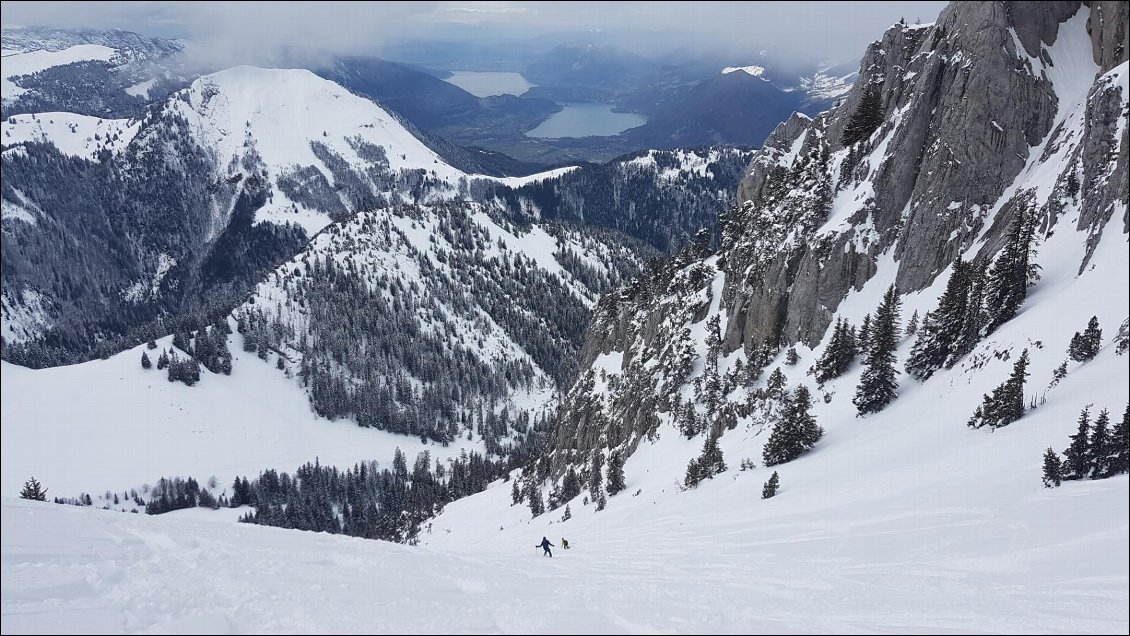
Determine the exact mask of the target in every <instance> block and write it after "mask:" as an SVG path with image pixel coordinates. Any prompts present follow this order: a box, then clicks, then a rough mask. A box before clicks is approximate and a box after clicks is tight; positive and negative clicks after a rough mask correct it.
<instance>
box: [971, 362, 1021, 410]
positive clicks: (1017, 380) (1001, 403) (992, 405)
mask: <svg viewBox="0 0 1130 636" xmlns="http://www.w3.org/2000/svg"><path fill="white" fill-rule="evenodd" d="M1027 377H1028V350H1027V349H1025V350H1024V351H1023V353H1021V354H1020V357H1019V358H1018V359H1017V360H1016V362H1015V363H1013V365H1012V373H1011V374H1009V376H1008V379H1007V380H1005V381H1004V383H1002V384H1001V385H1000V386H998V387H997V388H995V389H993V392H992V394H986V395H985V396H984V398H983V399H982V401H981V405H980V406H978V407H977V410H976V411H974V413H973V417H971V418H969V422H968V424H969V427H970V428H981V427H982V426H991V427H993V428H999V427H1001V426H1008V425H1009V424H1011V423H1013V422H1015V421H1016V420H1018V419H1020V418H1021V417H1024V380H1025V378H1027Z"/></svg>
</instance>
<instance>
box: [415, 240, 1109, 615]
mask: <svg viewBox="0 0 1130 636" xmlns="http://www.w3.org/2000/svg"><path fill="white" fill-rule="evenodd" d="M1113 222H1115V221H1112V223H1113ZM1069 237H1070V234H1069V233H1064V238H1063V240H1062V244H1066V245H1070V247H1071V248H1072V249H1071V250H1066V249H1065V250H1064V251H1068V252H1069V253H1068V254H1062V255H1059V256H1054V255H1053V254H1052V252H1053V251H1054V250H1056V248H1058V247H1060V246H1059V245H1054V244H1052V245H1049V244H1045V246H1044V248H1043V251H1042V252H1041V256H1042V257H1045V258H1042V259H1041V262H1044V263H1047V264H1050V263H1051V262H1052V259H1053V258H1066V259H1068V260H1071V261H1072V262H1073V259H1074V258H1075V257H1078V256H1080V254H1079V253H1078V252H1077V251H1076V250H1078V245H1075V244H1072V243H1069ZM1049 243H1051V242H1049ZM1093 262H1094V269H1093V270H1090V271H1088V272H1086V273H1084V274H1083V275H1082V276H1080V277H1078V278H1075V277H1074V276H1071V275H1066V276H1058V277H1055V279H1054V280H1053V279H1050V278H1045V279H1044V280H1043V281H1042V282H1041V286H1040V287H1039V288H1038V290H1037V292H1036V293H1034V294H1033V295H1032V296H1031V297H1030V299H1029V303H1028V304H1027V305H1026V306H1025V310H1024V311H1023V313H1022V314H1021V315H1019V316H1018V317H1016V318H1014V319H1013V320H1012V321H1010V322H1009V323H1006V324H1005V325H1004V327H1002V328H1001V330H1000V331H998V332H996V333H995V334H993V336H992V338H991V340H990V341H988V342H986V343H984V344H983V346H982V348H980V349H978V351H976V352H975V353H974V354H973V355H972V356H971V358H972V359H975V360H980V361H981V362H984V363H985V367H984V368H982V369H979V370H977V369H968V368H964V367H957V368H954V369H952V370H949V371H940V372H939V373H938V374H937V375H936V376H935V377H933V378H931V379H930V381H929V382H927V383H925V384H918V383H917V382H916V381H914V380H913V379H911V378H908V377H906V376H903V377H902V382H901V386H900V389H899V391H900V397H899V399H897V400H896V401H895V402H893V403H892V404H891V405H890V406H889V407H888V408H887V409H886V410H884V411H882V412H880V413H878V414H875V415H871V416H869V417H868V418H866V419H859V418H857V417H855V410H854V407H853V405H852V404H851V402H850V399H851V396H852V393H853V392H854V389H855V386H856V384H857V383H858V381H859V373H860V370H861V368H860V366H859V365H856V366H855V367H854V368H853V369H852V370H851V371H849V372H848V373H847V374H846V375H844V376H842V377H840V378H838V379H837V380H835V381H833V382H832V383H829V384H827V385H825V389H826V390H827V391H828V392H829V393H830V394H831V395H832V396H833V398H832V401H831V403H828V404H825V403H824V402H823V401H821V400H819V399H818V400H817V401H816V404H814V408H813V412H814V413H815V414H816V417H817V421H818V423H819V424H820V425H821V426H823V427H824V429H825V435H824V438H823V439H822V440H821V441H820V442H818V443H817V445H816V447H815V448H814V449H813V450H812V451H811V452H809V453H808V454H806V455H803V456H802V457H801V458H799V459H797V460H795V461H793V462H789V463H787V464H783V465H780V466H774V467H772V468H766V467H764V466H762V463H763V462H762V458H761V450H762V447H763V445H764V443H765V440H766V439H767V437H768V430H767V429H765V428H763V427H762V425H761V424H759V423H758V422H755V421H750V420H742V421H741V422H740V423H739V424H738V427H737V429H736V430H733V431H728V432H726V433H725V434H724V435H723V436H722V439H721V448H722V450H723V453H724V457H725V461H726V463H727V464H728V466H729V470H728V471H726V472H724V473H722V474H721V475H719V476H718V477H716V478H715V479H713V480H708V481H706V482H704V483H703V484H702V485H700V486H699V487H698V488H696V489H694V490H688V491H683V489H682V488H681V486H680V482H681V480H682V478H683V474H684V472H685V470H686V466H687V464H688V462H689V461H690V460H692V459H694V458H696V457H697V456H698V455H699V454H700V452H701V448H702V443H703V437H701V436H700V437H698V438H696V439H693V440H687V439H686V438H684V437H683V436H682V435H681V434H680V433H679V431H678V429H677V428H676V426H675V425H674V424H673V423H670V422H667V423H664V424H663V425H661V426H660V428H659V436H658V437H659V439H658V441H657V442H655V443H651V442H648V441H644V442H642V443H641V444H640V446H639V448H638V450H637V451H636V452H635V453H634V454H633V455H632V456H631V458H630V459H629V460H628V462H627V465H626V467H625V473H626V490H625V491H624V492H621V493H619V494H618V495H616V496H614V497H612V498H611V499H610V500H609V503H608V508H607V509H606V510H605V511H602V512H596V511H595V508H594V506H593V505H592V504H587V505H586V504H585V503H584V502H583V501H582V499H585V498H588V493H587V492H586V493H584V494H583V495H581V496H578V498H577V499H574V500H573V501H572V502H571V506H570V508H571V513H572V518H571V519H570V520H568V521H565V522H562V521H561V517H562V513H563V508H559V509H557V510H556V511H550V512H547V513H546V514H544V515H542V516H540V517H537V518H534V519H531V515H530V511H529V508H528V507H527V506H526V505H525V504H519V505H517V506H511V505H510V503H511V499H510V485H509V484H504V483H498V484H495V485H493V486H492V487H491V488H489V489H488V490H487V491H486V492H484V493H481V494H479V495H473V496H471V497H469V498H467V499H465V500H461V501H457V502H455V503H453V504H450V505H449V506H448V508H447V510H446V511H445V512H444V513H443V514H442V515H440V516H439V517H438V518H437V519H436V520H435V522H434V523H433V530H432V534H431V535H430V537H429V538H427V539H426V541H427V542H428V543H429V544H430V545H431V546H433V547H437V548H442V549H450V550H472V551H474V552H475V553H476V554H479V553H483V554H492V555H497V556H498V558H508V557H506V555H507V553H508V552H511V551H515V550H517V549H518V548H517V547H515V546H518V547H524V546H523V544H522V542H523V541H525V542H526V543H529V544H531V545H532V542H531V541H530V539H531V538H533V539H534V540H535V541H536V539H537V538H538V537H540V536H542V535H547V536H548V537H549V538H550V540H551V541H553V542H554V543H558V541H557V539H558V538H560V537H561V536H565V537H566V538H568V539H569V542H570V544H572V545H573V546H574V549H573V550H571V551H570V552H569V553H565V555H566V558H568V559H570V566H569V568H570V572H571V571H572V570H573V568H574V567H575V566H574V565H573V563H572V560H573V559H578V558H579V559H583V561H582V563H583V564H585V565H589V566H591V567H593V568H595V569H597V570H598V572H594V573H586V576H591V577H594V578H596V579H597V580H601V577H603V576H620V577H624V578H625V579H627V580H633V581H641V580H642V581H645V582H646V585H645V586H644V587H645V588H646V589H648V590H651V591H653V592H654V593H655V594H656V599H657V600H656V602H655V604H654V605H652V606H649V610H648V611H647V612H645V613H644V615H645V616H647V617H651V618H652V619H653V620H655V621H656V622H655V623H647V625H649V626H650V628H651V629H659V628H660V627H659V626H661V625H679V626H680V627H679V631H695V630H698V629H704V630H707V631H727V630H735V631H744V632H748V631H761V630H781V631H784V632H792V631H798V632H806V631H808V632H810V631H835V632H843V631H856V630H858V631H864V632H874V631H892V632H910V633H918V632H930V631H935V630H942V631H946V632H954V631H973V632H1041V633H1044V632H1046V633H1125V632H1126V630H1127V628H1128V626H1130V609H1128V608H1130V605H1128V603H1130V547H1128V546H1130V503H1128V502H1130V480H1128V478H1127V476H1126V475H1121V476H1119V477H1115V478H1111V479H1107V480H1101V481H1084V482H1065V483H1064V485H1063V486H1062V487H1060V488H1058V489H1054V490H1049V489H1046V488H1044V487H1043V485H1042V484H1041V482H1040V471H1041V466H1042V457H1041V455H1042V453H1043V451H1044V449H1045V448H1047V447H1049V446H1050V447H1052V448H1054V449H1056V450H1057V451H1062V450H1063V449H1064V448H1065V447H1066V446H1067V444H1068V441H1069V440H1068V435H1069V434H1071V433H1073V432H1074V431H1075V428H1076V426H1075V419H1076V417H1077V416H1078V413H1079V410H1080V409H1081V408H1082V407H1083V406H1085V405H1093V406H1092V413H1097V411H1098V410H1100V409H1103V408H1107V409H1110V411H1111V415H1112V419H1115V420H1117V419H1118V418H1119V417H1120V416H1121V415H1120V414H1121V413H1122V410H1123V409H1124V408H1125V405H1126V404H1127V400H1128V399H1130V386H1128V382H1127V360H1126V357H1125V356H1118V355H1116V354H1115V352H1114V351H1113V346H1110V345H1107V346H1105V347H1104V349H1103V350H1102V351H1101V352H1100V353H1099V355H1098V356H1097V357H1096V358H1095V359H1094V360H1093V361H1091V362H1088V363H1085V364H1078V363H1071V364H1070V365H1069V367H1068V369H1069V371H1068V376H1067V377H1066V378H1065V379H1064V380H1063V381H1062V382H1061V383H1060V384H1059V386H1057V387H1056V388H1053V389H1051V390H1045V388H1046V386H1047V384H1048V382H1049V381H1050V379H1051V370H1052V369H1053V368H1054V367H1055V366H1057V365H1058V364H1059V363H1060V361H1062V360H1063V359H1064V348H1065V347H1066V343H1067V339H1068V338H1069V337H1070V334H1071V333H1072V332H1073V331H1075V330H1078V329H1080V328H1081V327H1082V326H1083V325H1084V324H1085V322H1086V319H1087V318H1089V317H1090V316H1091V315H1092V314H1095V313H1097V314H1098V315H1099V316H1100V320H1104V319H1105V320H1106V322H1104V323H1103V324H1107V325H1112V327H1113V325H1116V324H1117V322H1116V321H1114V320H1113V318H1114V317H1117V316H1125V315H1126V311H1127V305H1126V298H1125V296H1124V295H1120V294H1111V293H1109V292H1110V291H1111V288H1110V280H1111V279H1115V280H1119V279H1120V280H1122V281H1125V280H1126V279H1127V276H1130V267H1128V264H1127V259H1126V245H1125V242H1124V239H1122V237H1121V235H1120V234H1119V233H1117V232H1107V233H1106V238H1104V240H1103V241H1102V243H1101V244H1100V246H1099V248H1098V249H1097V251H1096V253H1095V256H1094V259H1093ZM1048 266H1049V265H1045V267H1048ZM882 284H883V285H885V284H886V283H885V282H884V283H882ZM878 286H879V285H878V283H876V288H878ZM869 293H874V289H873V288H872V287H871V285H868V287H865V288H864V290H863V291H861V292H860V294H861V295H865V294H869ZM927 293H928V292H923V294H927ZM1100 299H1101V300H1100ZM850 300H852V299H849V301H850ZM917 300H918V299H915V298H912V299H909V302H908V305H909V306H913V305H914V303H915V302H916V301H917ZM859 306H862V305H859ZM906 313H909V307H908V309H907V312H906ZM861 314H862V311H861V312H860V315H861ZM905 315H906V314H905V313H904V319H905ZM856 318H858V316H856ZM1112 331H1113V329H1112ZM1037 340H1040V341H1042V344H1040V345H1037V344H1036V341H1037ZM910 342H911V340H904V341H903V343H902V346H901V347H900V350H899V358H900V360H905V358H906V355H907V353H908V351H909V347H910ZM1104 342H1105V341H1104ZM1023 347H1028V348H1029V352H1030V354H1032V356H1033V363H1032V366H1031V369H1032V377H1031V378H1030V380H1029V385H1028V391H1027V394H1028V395H1029V396H1030V397H1031V396H1034V397H1035V398H1036V399H1037V402H1038V403H1039V406H1038V408H1037V409H1035V410H1034V411H1030V412H1029V413H1028V414H1027V415H1025V417H1024V418H1022V419H1021V420H1019V421H1017V422H1015V423H1013V424H1011V425H1010V426H1007V427H1004V428H1001V429H998V430H996V431H989V430H980V431H972V430H970V429H968V428H967V427H966V426H965V421H966V420H967V419H968V417H969V416H970V414H971V413H972V411H973V409H974V407H975V406H976V405H977V404H978V403H979V402H980V399H981V396H982V394H983V393H984V392H985V391H986V390H987V389H988V388H989V387H991V386H995V385H996V384H997V383H999V382H1000V381H1003V380H1004V378H1005V377H1006V376H1007V374H1008V372H1009V370H1010V367H1011V362H1009V361H1001V360H997V359H995V358H994V357H993V356H992V355H989V354H990V352H991V351H995V350H1009V351H1011V352H1012V354H1013V356H1014V357H1015V355H1017V354H1018V353H1019V350H1020V349H1021V348H1023ZM817 353H818V352H817ZM814 359H815V356H814V355H813V354H812V353H810V352H808V351H807V350H802V356H801V362H800V363H799V364H798V365H797V366H795V367H787V366H784V365H783V364H782V363H781V359H780V358H778V359H777V360H775V361H774V363H773V364H771V365H770V368H773V367H775V366H780V368H782V369H783V370H784V371H785V373H786V374H787V375H788V376H789V380H790V386H795V385H796V383H797V382H804V383H807V384H809V385H810V386H811V387H812V389H813V392H814V395H816V396H819V395H820V392H818V391H817V389H816V387H815V385H814V384H813V383H812V381H811V379H810V378H809V377H806V376H803V375H802V373H803V371H802V369H804V368H806V367H807V366H808V365H809V364H810V363H811V362H812V361H813V360H814ZM732 361H733V360H732V359H731V360H730V361H729V362H732ZM602 366H603V367H604V368H610V369H613V370H614V369H618V367H619V365H618V364H615V363H611V364H609V363H604V364H603V365H602ZM598 386H599V384H598ZM1042 398H1046V401H1042ZM745 458H749V459H752V460H753V461H754V462H755V463H756V464H757V467H756V468H755V469H753V470H752V471H739V470H738V464H739V463H740V462H741V460H742V459H745ZM774 471H777V472H779V474H780V479H781V491H780V493H779V494H778V496H777V497H775V498H773V499H771V500H762V499H760V496H761V487H762V484H763V483H764V482H765V481H766V480H767V479H768V478H769V475H770V474H772V473H773V472H774ZM637 491H638V495H637V494H635V493H637ZM628 555H631V556H628ZM637 555H638V557H637ZM636 558H638V559H639V561H638V562H637V561H636V560H635V559H636ZM641 564H646V565H641ZM637 567H642V568H643V570H642V571H639V570H637V569H635V568H637ZM699 577H701V579H700V578H699ZM695 581H698V583H695ZM668 585H673V586H676V587H677V586H678V585H682V586H683V589H684V590H702V592H701V593H700V594H701V596H697V595H695V596H692V597H691V598H683V599H679V598H677V597H676V598H667V597H666V596H665V594H668V593H671V592H669V590H668V587H667V586H668ZM596 586H597V588H598V589H599V586H600V584H599V583H598V584H596ZM613 587H614V588H615V584H614V585H613ZM627 587H629V588H632V587H635V585H631V586H627ZM607 593H608V594H612V595H613V596H615V595H616V592H614V591H609V592H607ZM629 594H630V592H629ZM671 594H672V596H676V595H674V594H673V593H671ZM593 597H594V598H596V599H603V598H604V594H602V593H600V592H593ZM598 602H599V601H598ZM688 605H689V606H690V607H693V608H697V609H698V610H699V612H701V613H700V614H697V615H696V616H694V617H693V618H687V617H686V615H685V613H688V612H692V610H690V609H688V607H687V606H688ZM655 612H658V613H657V614H656V613H655ZM747 612H748V613H747ZM636 619H637V620H639V616H636ZM683 621H689V622H683ZM696 621H701V622H696ZM692 626H693V627H692Z"/></svg>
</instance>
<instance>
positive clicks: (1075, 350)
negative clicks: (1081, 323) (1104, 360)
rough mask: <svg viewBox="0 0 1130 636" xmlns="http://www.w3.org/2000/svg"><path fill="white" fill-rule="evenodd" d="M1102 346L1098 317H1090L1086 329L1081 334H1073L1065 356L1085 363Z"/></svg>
mask: <svg viewBox="0 0 1130 636" xmlns="http://www.w3.org/2000/svg"><path fill="white" fill-rule="evenodd" d="M1102 344H1103V330H1102V329H1100V328H1099V319H1098V316H1091V320H1090V321H1088V322H1087V328H1086V329H1084V330H1083V333H1079V332H1078V331H1076V332H1075V335H1074V336H1072V337H1071V344H1070V345H1068V347H1067V355H1068V356H1069V357H1070V358H1071V359H1072V360H1074V361H1076V362H1087V361H1089V360H1091V359H1093V358H1094V357H1095V356H1096V355H1097V354H1098V353H1099V349H1100V348H1101V347H1102Z"/></svg>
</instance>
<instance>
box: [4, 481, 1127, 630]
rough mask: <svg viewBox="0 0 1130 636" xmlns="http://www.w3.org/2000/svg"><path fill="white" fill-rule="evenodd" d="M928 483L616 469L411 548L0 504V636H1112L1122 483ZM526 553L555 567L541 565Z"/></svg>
mask: <svg viewBox="0 0 1130 636" xmlns="http://www.w3.org/2000/svg"><path fill="white" fill-rule="evenodd" d="M858 465H859V462H858V461H857V460H851V464H850V468H853V469H854V468H858ZM940 468H941V469H942V470H939V471H938V472H939V473H940V474H939V475H938V477H939V480H938V481H936V482H934V483H935V487H936V488H937V490H935V491H934V494H936V495H937V498H934V499H928V500H924V501H921V502H919V503H917V504H916V503H915V502H914V500H913V498H912V497H910V496H905V495H904V497H903V498H901V499H900V500H901V501H902V503H903V504H904V505H901V506H894V505H889V504H892V503H893V502H895V501H899V500H896V499H893V498H891V499H884V498H883V497H877V496H876V495H877V494H878V493H875V492H872V491H868V490H866V489H865V488H862V487H864V486H866V485H867V483H861V482H860V481H857V480H855V479H852V478H850V477H849V478H847V479H840V478H841V477H843V476H842V475H826V476H825V477H824V478H823V479H822V480H821V484H822V485H823V488H822V492H821V493H820V494H817V493H814V492H812V491H813V489H814V488H813V487H810V486H809V485H807V484H804V483H802V482H799V480H801V479H802V476H801V475H802V474H803V469H801V467H799V466H798V469H800V470H798V471H796V473H795V476H790V475H794V473H785V476H784V478H785V482H784V489H783V490H782V493H781V495H779V496H778V497H777V498H775V499H773V500H769V501H761V500H758V499H757V493H758V491H759V490H760V488H759V486H760V481H759V480H758V477H759V475H752V474H741V475H740V476H739V477H738V478H737V479H735V480H730V479H725V480H716V481H714V482H710V483H708V484H706V485H705V486H704V487H703V488H701V489H700V490H699V491H697V492H694V493H684V494H676V493H674V492H671V489H670V488H668V492H666V493H661V492H659V491H658V490H657V489H655V488H651V487H645V490H644V492H643V493H641V494H640V496H638V497H636V498H632V499H629V497H630V492H633V491H634V489H635V488H636V487H638V485H639V484H641V483H645V480H646V475H640V474H637V473H631V474H629V486H630V488H631V489H633V490H630V491H629V492H625V493H623V494H621V495H618V498H619V497H623V498H625V499H628V501H626V502H623V503H621V502H617V503H618V504H620V505H617V506H611V507H610V508H609V509H608V510H606V511H604V512H601V513H592V512H590V510H591V509H584V510H582V509H581V507H580V506H576V507H574V508H573V511H574V515H575V516H574V518H573V519H571V520H570V521H568V522H565V523H563V524H562V523H550V522H549V520H548V518H549V516H550V515H546V516H545V517H542V518H541V519H538V520H537V521H536V522H534V523H532V524H531V523H528V521H527V520H526V519H523V518H522V516H521V510H522V508H521V507H517V508H513V509H509V514H505V513H504V514H503V515H501V516H500V515H497V514H489V513H487V511H486V510H485V509H490V510H494V511H497V510H503V511H505V510H507V509H506V504H507V495H506V493H505V489H504V488H501V487H498V488H493V489H491V490H489V491H487V492H486V493H484V494H482V495H479V496H475V497H471V498H469V499H467V500H463V501H460V502H456V503H455V504H452V505H451V506H449V510H450V512H449V513H448V514H447V515H444V516H443V517H441V519H440V520H438V521H437V522H436V523H435V524H433V527H432V532H431V534H430V535H428V537H429V538H428V541H429V542H430V543H431V545H425V546H421V547H417V548H409V547H405V546H400V545H395V544H390V543H385V542H379V541H366V540H363V539H354V538H348V537H338V536H331V535H326V534H315V533H307V532H298V531H293V530H280V529H275V528H266V527H260V526H244V525H233V524H231V519H230V515H228V514H227V512H226V511H219V512H215V513H213V512H211V511H203V510H192V511H182V512H177V513H171V514H168V515H162V516H158V517H147V516H144V515H129V514H121V513H116V512H108V511H101V510H97V509H91V508H75V507H70V506H55V505H51V504H40V503H34V502H21V501H15V500H11V499H5V500H4V501H3V515H2V524H3V528H2V530H3V540H2V542H0V572H2V574H3V589H2V596H3V601H2V602H0V621H2V624H3V630H4V632H5V633H9V632H12V633H15V632H23V633H58V632H69V633H105V632H123V633H140V632H153V631H157V632H166V633H201V632H228V633H245V632H259V631H272V632H274V631H288V632H289V631H295V632H309V631H325V632H329V633H433V632H435V633H443V632H447V633H468V632H474V633H486V632H494V633H578V632H579V633H651V632H670V631H677V632H680V633H719V632H741V633H758V632H766V633H770V632H771V633H804V632H810V633H811V632H868V633H874V632H889V633H933V632H938V631H945V632H1007V633H1125V632H1126V630H1127V626H1128V611H1127V607H1128V601H1130V598H1128V596H1127V593H1126V589H1127V556H1126V554H1127V548H1126V545H1127V542H1126V540H1125V539H1126V532H1127V522H1126V519H1127V514H1128V510H1127V498H1126V496H1125V495H1126V491H1125V485H1126V479H1125V478H1121V479H1119V480H1117V481H1105V482H1093V483H1084V484H1072V485H1069V486H1067V487H1065V488H1063V489H1060V490H1058V491H1054V492H1052V491H1043V490H1041V489H1039V488H1032V489H1031V490H1030V491H1028V492H1026V493H1025V494H1024V496H1023V497H1022V498H1021V499H1019V500H1017V501H1014V502H1012V503H1011V504H1010V505H1008V506H1003V507H1002V506H999V505H997V502H996V501H995V500H994V495H1000V494H1001V493H994V491H992V490H989V489H986V491H985V493H984V494H983V495H982V496H980V497H977V498H974V499H972V500H970V499H968V498H965V497H961V496H958V495H957V494H955V489H954V488H950V487H949V485H948V484H945V483H944V478H948V477H951V476H952V473H951V472H950V471H947V470H944V469H945V467H944V466H943V467H940ZM859 472H860V471H857V470H856V471H853V472H852V473H850V474H851V475H853V476H854V475H857V474H858V473H859ZM897 476H898V475H897V474H891V475H889V477H891V478H895V477H897ZM959 476H960V475H959ZM790 479H791V480H792V481H790ZM755 480H756V481H755ZM1009 494H1013V493H1009ZM884 503H886V504H888V505H884ZM989 509H991V510H992V511H991V512H990V510H989ZM213 519H214V520H215V521H218V522H219V523H216V522H214V521H213ZM1096 525H1097V526H1098V528H1096V527H1095V526H1096ZM449 529H452V532H451V533H450V534H448V532H447V530H449ZM543 535H545V536H548V537H549V539H550V541H551V542H552V543H554V544H555V545H558V546H559V545H560V541H559V538H560V537H561V536H565V537H567V538H568V539H569V540H570V544H571V549H570V550H568V551H563V550H561V549H560V548H554V557H553V558H552V559H549V558H545V557H542V556H541V551H540V550H537V549H535V548H534V544H535V543H537V542H538V541H539V540H540V538H541V537H542V536H543ZM1104 552H1105V554H1106V555H1107V556H1105V557H1104V558H1098V557H1095V556H1093V555H1099V554H1102V553H1104ZM374 573H380V575H379V576H374ZM296 582H301V586H300V587H301V591H300V592H299V594H298V596H297V597H296V596H295V593H296V590H297V588H296V587H295V585H296ZM1120 590H1121V591H1120Z"/></svg>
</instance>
